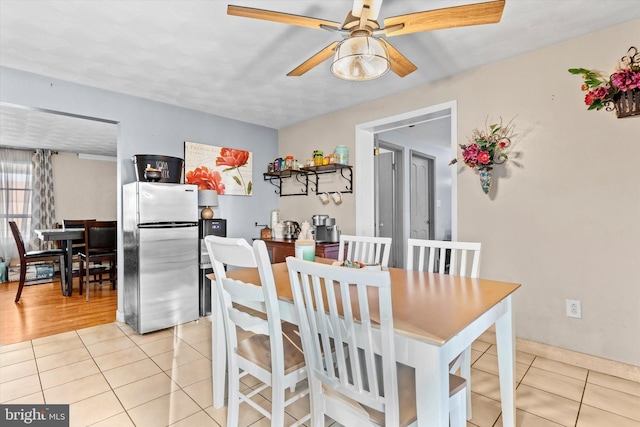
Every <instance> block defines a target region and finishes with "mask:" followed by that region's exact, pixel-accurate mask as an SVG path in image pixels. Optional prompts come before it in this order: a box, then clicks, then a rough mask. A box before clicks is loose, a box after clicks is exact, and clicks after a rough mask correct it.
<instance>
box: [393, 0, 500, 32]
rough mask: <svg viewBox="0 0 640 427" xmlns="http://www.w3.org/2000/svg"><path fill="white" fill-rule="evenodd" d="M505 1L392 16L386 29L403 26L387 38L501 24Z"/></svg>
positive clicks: (394, 30) (495, 0) (497, 0)
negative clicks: (446, 29)
mask: <svg viewBox="0 0 640 427" xmlns="http://www.w3.org/2000/svg"><path fill="white" fill-rule="evenodd" d="M504 3H505V0H494V1H490V2H486V3H476V4H468V5H464V6H455V7H447V8H444V9H435V10H425V11H424V12H416V13H409V14H407V15H399V16H392V17H389V18H386V19H385V20H384V28H387V27H392V26H394V25H396V26H397V25H402V27H398V28H396V29H389V31H386V34H387V36H399V35H402V34H411V33H417V32H421V31H431V30H441V29H444V28H454V27H466V26H469V25H481V24H495V23H496V22H500V19H501V18H502V11H503V10H504Z"/></svg>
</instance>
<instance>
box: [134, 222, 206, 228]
mask: <svg viewBox="0 0 640 427" xmlns="http://www.w3.org/2000/svg"><path fill="white" fill-rule="evenodd" d="M197 226H198V223H197V222H164V223H162V222H159V223H155V224H138V228H189V227H197Z"/></svg>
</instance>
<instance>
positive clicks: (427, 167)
mask: <svg viewBox="0 0 640 427" xmlns="http://www.w3.org/2000/svg"><path fill="white" fill-rule="evenodd" d="M433 162H434V161H433V158H430V157H429V156H427V155H425V154H422V153H418V152H416V151H411V184H410V186H411V190H410V191H411V195H410V204H411V217H410V237H412V238H415V239H433V237H434V230H435V224H434V221H433V218H434V209H433V197H434V169H433V166H434V163H433Z"/></svg>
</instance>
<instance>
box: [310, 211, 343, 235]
mask: <svg viewBox="0 0 640 427" xmlns="http://www.w3.org/2000/svg"><path fill="white" fill-rule="evenodd" d="M311 220H312V224H313V235H314V238H315V240H316V242H339V241H340V228H339V227H338V226H337V225H336V219H335V218H329V215H322V214H316V215H313V216H312V217H311Z"/></svg>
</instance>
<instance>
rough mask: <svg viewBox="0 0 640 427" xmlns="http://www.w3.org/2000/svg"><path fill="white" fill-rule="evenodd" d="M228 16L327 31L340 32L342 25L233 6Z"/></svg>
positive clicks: (229, 9)
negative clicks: (329, 29)
mask: <svg viewBox="0 0 640 427" xmlns="http://www.w3.org/2000/svg"><path fill="white" fill-rule="evenodd" d="M227 15H233V16H241V17H243V18H253V19H262V20H264V21H273V22H281V23H283V24H290V25H298V26H300V27H308V28H315V29H316V30H326V29H328V28H331V29H335V30H340V24H339V23H338V22H334V21H326V20H324V19H317V18H309V17H307V16H300V15H292V14H290V13H282V12H274V11H271V10H264V9H254V8H252V7H244V6H234V5H232V4H230V5H229V6H228V7H227ZM323 27H328V28H323Z"/></svg>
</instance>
